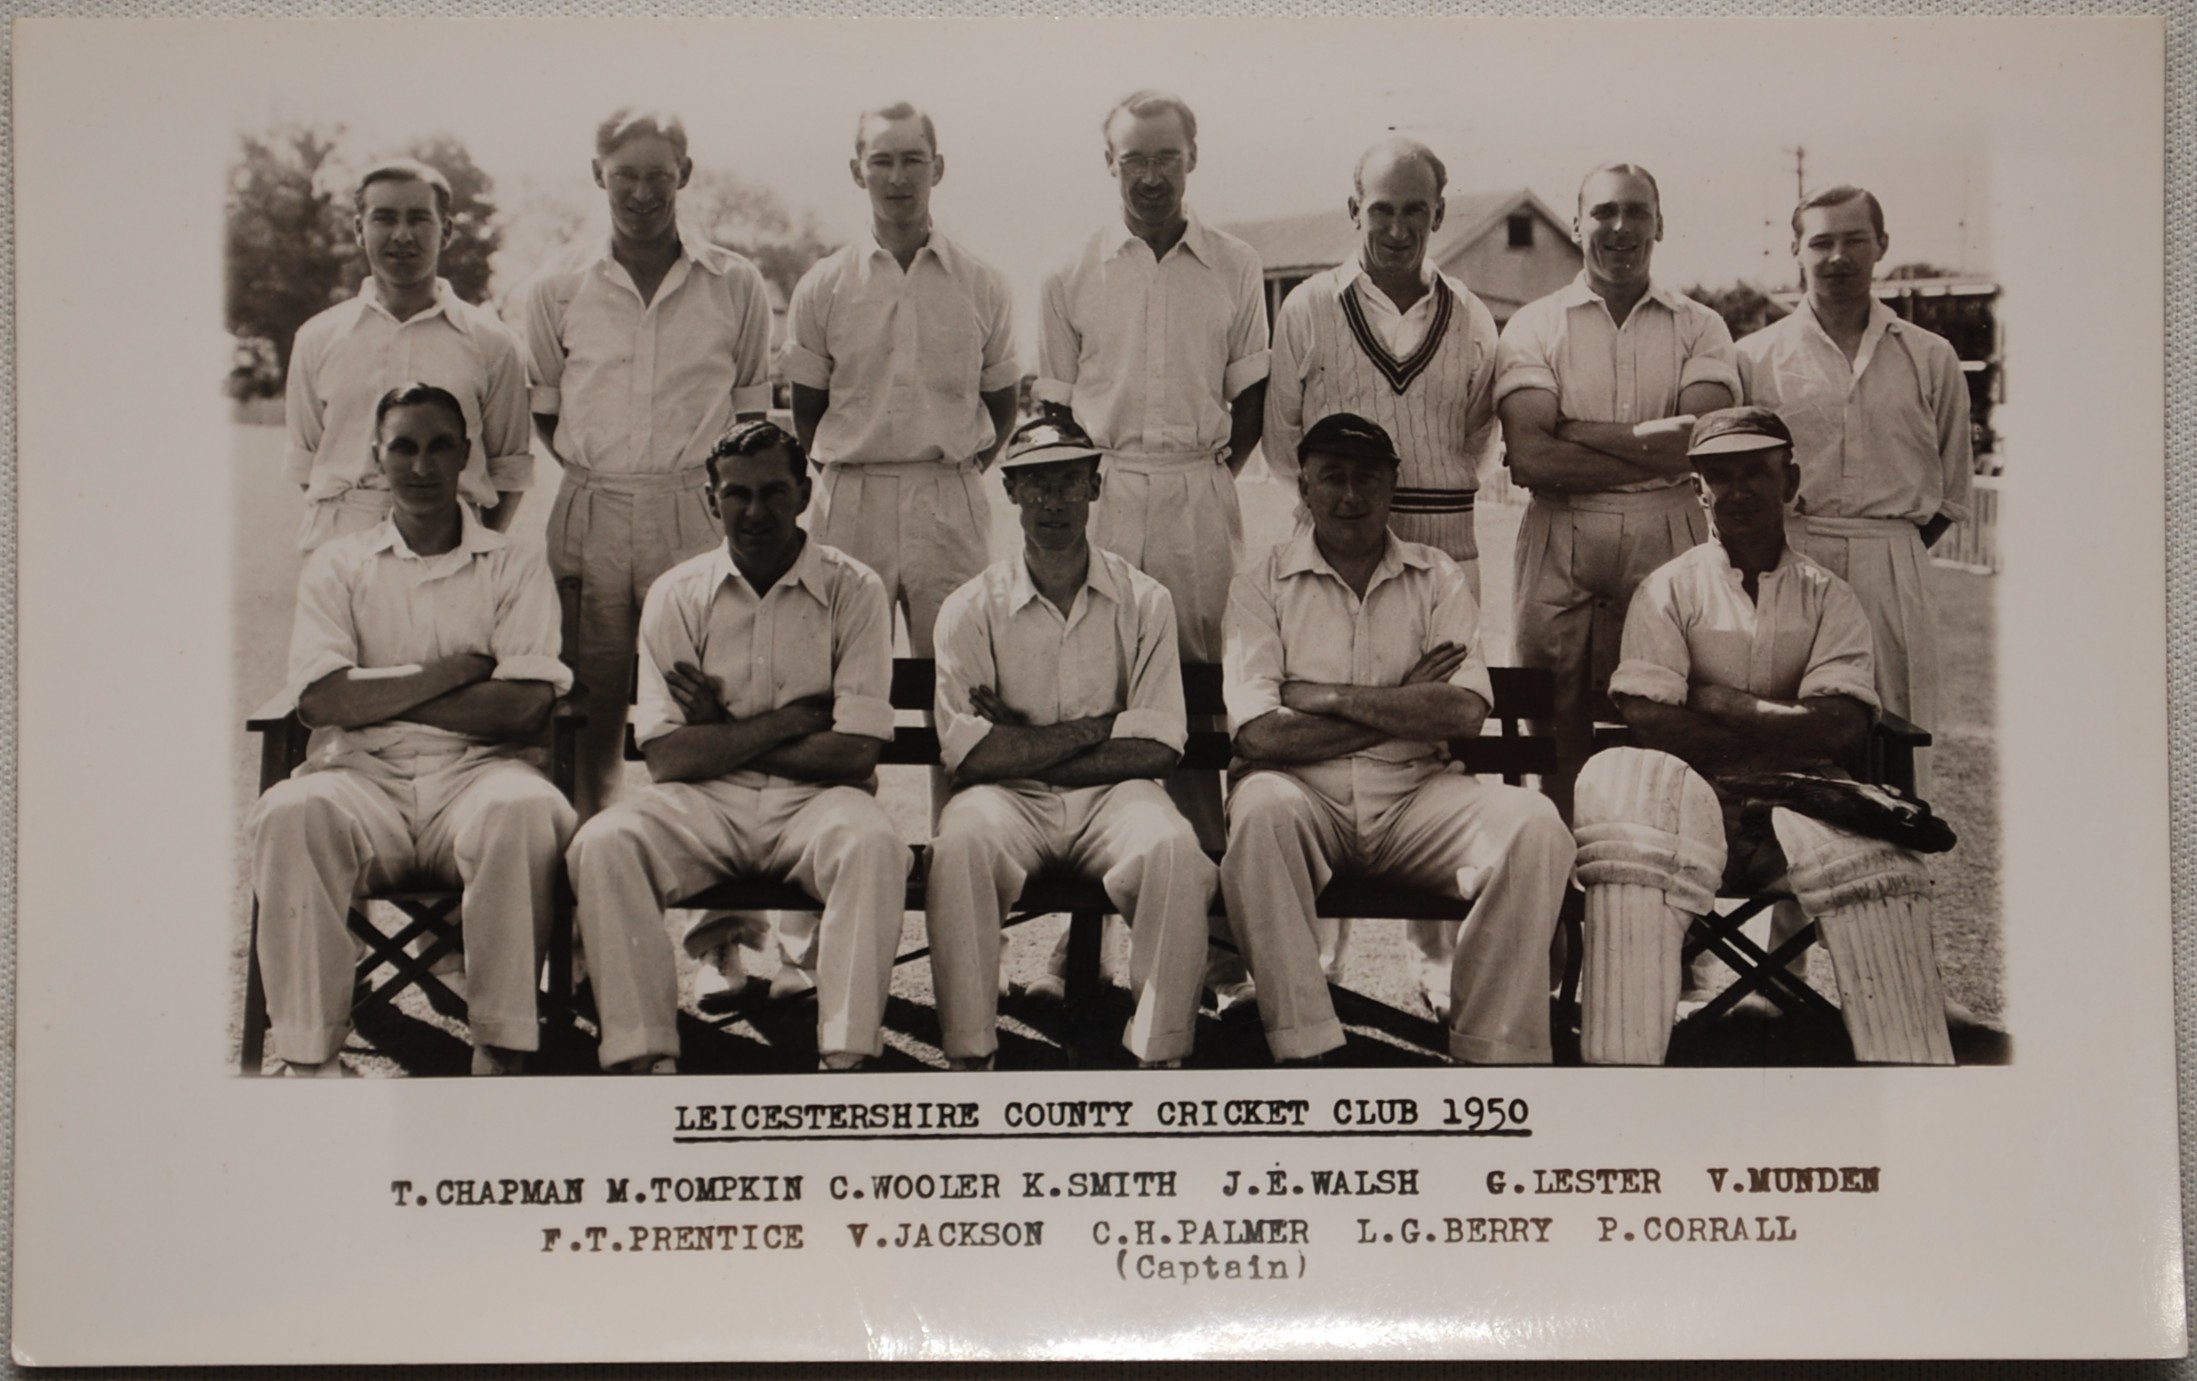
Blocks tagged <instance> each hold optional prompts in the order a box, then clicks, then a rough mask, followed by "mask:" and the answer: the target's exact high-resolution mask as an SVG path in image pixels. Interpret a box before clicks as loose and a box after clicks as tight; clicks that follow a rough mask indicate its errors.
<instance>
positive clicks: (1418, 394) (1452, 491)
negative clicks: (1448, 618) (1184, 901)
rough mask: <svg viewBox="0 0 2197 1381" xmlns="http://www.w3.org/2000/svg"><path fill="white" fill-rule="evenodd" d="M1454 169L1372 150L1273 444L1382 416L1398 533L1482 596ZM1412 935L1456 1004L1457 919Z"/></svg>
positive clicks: (1442, 1006)
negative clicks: (1451, 219)
mask: <svg viewBox="0 0 2197 1381" xmlns="http://www.w3.org/2000/svg"><path fill="white" fill-rule="evenodd" d="M1448 181H1449V173H1448V169H1447V168H1445V167H1444V166H1443V163H1442V160H1441V158H1440V157H1439V156H1437V155H1436V154H1435V152H1434V150H1432V149H1430V148H1428V147H1427V146H1426V145H1425V144H1422V143H1420V142H1419V141H1418V140H1416V139H1410V138H1406V137H1403V136H1400V135H1392V136H1390V137H1388V138H1385V139H1382V140H1381V141H1379V142H1378V143H1375V144H1373V145H1372V146H1370V147H1369V148H1367V149H1366V151H1365V152H1364V153H1363V154H1361V155H1359V158H1358V164H1357V170H1356V172H1355V174H1354V178H1353V187H1352V194H1351V196H1350V198H1349V201H1348V203H1347V204H1348V206H1349V208H1350V219H1351V223H1352V224H1353V225H1355V226H1357V227H1358V230H1359V233H1360V236H1361V237H1362V238H1361V242H1360V245H1359V249H1358V253H1357V254H1356V256H1354V257H1353V258H1351V259H1349V260H1348V261H1346V262H1344V263H1343V264H1341V265H1338V266H1337V267H1335V268H1332V269H1329V270H1328V271H1326V272H1325V273H1320V274H1316V275H1314V276H1313V277H1312V278H1310V279H1307V280H1306V281H1305V282H1303V283H1300V284H1298V285H1297V287H1296V288H1295V289H1294V290H1293V291H1291V293H1290V294H1289V297H1288V300H1287V301H1285V302H1283V303H1282V308H1281V311H1280V313H1279V314H1278V315H1277V316H1276V318H1275V322H1274V359H1273V372H1272V375H1271V377H1270V380H1269V382H1268V386H1267V391H1266V435H1265V453H1266V458H1267V468H1268V469H1270V470H1272V471H1273V472H1274V474H1275V475H1276V477H1278V478H1282V479H1294V478H1295V476H1296V473H1297V456H1296V452H1297V442H1298V440H1299V438H1301V437H1302V436H1303V434H1304V429H1305V425H1306V423H1307V421H1308V420H1313V419H1318V418H1321V417H1325V416H1328V415H1329V414H1332V413H1351V414H1354V415H1356V416H1360V417H1364V418H1366V419H1368V420H1370V421H1372V422H1375V423H1378V424H1379V425H1380V426H1381V427H1382V429H1383V430H1385V431H1386V432H1388V434H1389V435H1390V436H1391V437H1393V438H1394V439H1395V443H1396V449H1397V452H1398V454H1400V455H1401V456H1402V457H1403V465H1402V469H1401V471H1400V472H1399V473H1398V475H1397V477H1396V488H1395V494H1394V498H1393V500H1392V503H1391V506H1390V509H1389V519H1388V524H1389V529H1390V531H1392V532H1394V533H1395V534H1396V535H1397V536H1398V537H1400V538H1402V539H1403V540H1405V541H1407V542H1423V543H1425V544H1426V545H1428V546H1431V547H1434V548H1436V549H1437V550H1439V551H1441V552H1442V553H1443V554H1445V555H1447V556H1448V557H1450V558H1451V559H1452V560H1454V561H1455V562H1457V564H1458V567H1459V568H1460V569H1461V570H1463V572H1464V573H1465V582H1466V583H1467V584H1468V585H1470V586H1471V587H1472V592H1473V595H1474V597H1475V598H1477V597H1478V596H1479V593H1480V547H1479V543H1478V541H1477V539H1476V538H1475V536H1474V534H1473V498H1474V495H1475V494H1476V492H1477V491H1478V489H1479V486H1480V480H1479V472H1480V467H1481V465H1482V464H1483V463H1484V462H1485V461H1486V460H1487V459H1488V458H1489V457H1490V456H1491V454H1492V452H1493V450H1494V447H1495V436H1496V433H1495V348H1496V332H1495V317H1494V314H1493V313H1491V312H1489V311H1488V309H1487V306H1486V304H1484V303H1482V302H1481V301H1480V299H1479V298H1477V297H1475V296H1473V294H1472V292H1471V290H1470V289H1469V288H1467V287H1466V286H1465V285H1464V283H1462V282H1460V281H1459V280H1458V279H1456V278H1454V277H1452V276H1450V275H1448V274H1446V273H1443V272H1441V271H1440V270H1439V269H1437V268H1436V267H1435V266H1434V265H1433V264H1431V263H1429V262H1428V261H1427V246H1428V243H1429V242H1430V241H1431V240H1432V238H1433V235H1434V232H1435V231H1437V230H1439V229H1441V227H1442V216H1443V213H1444V211H1445V209H1446V204H1445V202H1444V200H1443V197H1442V193H1443V190H1444V188H1445V187H1446V185H1447V183H1448ZM1319 925H1320V926H1321V927H1322V929H1323V934H1322V940H1323V946H1322V947H1323V951H1324V954H1323V957H1324V958H1325V959H1326V960H1327V962H1328V965H1329V968H1328V972H1329V974H1330V976H1331V977H1340V976H1341V969H1342V959H1343V952H1344V949H1345V948H1346V946H1347V943H1348V936H1349V933H1350V922H1349V921H1348V920H1340V921H1325V920H1323V921H1321V922H1319ZM1330 932H1331V933H1330ZM1407 933H1408V934H1409V936H1410V938H1411V941H1412V943H1413V944H1414V945H1415V946H1417V947H1418V949H1419V951H1420V954H1421V956H1422V958H1421V962H1420V965H1419V991H1420V995H1421V997H1422V999H1423V1000H1424V1001H1425V1002H1426V1003H1427V1005H1428V1006H1429V1007H1430V1008H1431V1009H1433V1011H1434V1012H1435V1014H1436V1015H1437V1016H1443V1015H1447V1013H1448V1010H1449V988H1450V960H1451V958H1452V956H1453V954H1454V952H1455V949H1454V941H1455V937H1456V934H1457V927H1455V926H1453V925H1449V924H1447V923H1444V922H1440V921H1413V922H1411V923H1410V924H1409V926H1408V927H1407Z"/></svg>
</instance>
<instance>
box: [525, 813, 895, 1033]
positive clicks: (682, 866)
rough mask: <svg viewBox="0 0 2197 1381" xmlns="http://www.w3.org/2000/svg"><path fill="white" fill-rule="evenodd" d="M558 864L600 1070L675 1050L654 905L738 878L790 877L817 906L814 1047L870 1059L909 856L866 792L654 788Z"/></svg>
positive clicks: (669, 987) (660, 914) (672, 970)
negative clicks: (565, 875) (564, 875)
mask: <svg viewBox="0 0 2197 1381" xmlns="http://www.w3.org/2000/svg"><path fill="white" fill-rule="evenodd" d="M781 780H782V779H781ZM565 862H566V865H567V866H568V867H569V868H570V869H571V873H572V889H573V891H574V892H575V893H576V894H577V895H578V897H579V901H580V907H579V927H580V936H581V940H582V942H583V943H584V944H585V945H586V946H587V955H588V971H589V974H590V975H591V978H592V981H593V982H594V985H595V1006H596V1010H597V1012H598V1013H599V1014H600V1016H601V1017H602V1030H603V1037H602V1049H601V1060H602V1063H603V1066H604V1068H606V1069H607V1068H609V1067H610V1066H612V1065H616V1064H620V1063H623V1062H625V1061H627V1060H633V1059H637V1058H640V1057H642V1056H660V1055H674V1056H675V1055H677V1054H678V1053H679V971H678V967H677V964H676V962H675V961H674V959H673V957H672V950H671V937H670V935H669V934H668V933H667V932H666V930H665V928H664V907H665V905H666V904H667V903H669V902H672V901H676V900H678V899H679V898H681V897H685V896H690V895H692V894H693V893H695V892H699V891H701V890H702V889H703V888H704V887H706V886H708V885H709V884H711V883H713V882H716V881H718V880H719V879H721V878H724V877H726V876H729V875H735V874H747V873H758V874H764V875H767V876H771V877H784V878H787V879H790V880H791V881H793V882H794V883H796V884H798V885H799V886H800V888H801V890H802V891H804V892H807V893H808V894H809V895H810V896H812V897H814V898H816V899H817V900H818V901H820V902H822V903H823V904H824V919H823V925H822V931H821V935H820V938H819V941H818V951H819V962H818V973H817V1029H816V1044H817V1048H818V1050H819V1051H820V1052H821V1053H823V1054H826V1055H830V1054H839V1053H846V1054H858V1055H877V1054H880V1053H882V1052H883V1050H884V1048H885V1047H884V1036H883V1034H882V1032H881V1029H880V1023H881V1022H882V1020H883V1018H884V1014H885V993H886V990H887V988H888V987H889V986H890V985H891V983H892V969H893V955H894V953H895V951H897V950H898V948H899V945H900V922H901V914H902V913H901V908H902V906H903V905H904V904H905V902H906V899H907V881H908V865H909V862H910V854H909V852H908V846H907V845H906V844H904V843H902V842H901V839H900V834H899V832H898V831H897V830H896V829H894V827H893V823H892V821H891V820H890V819H888V818H887V817H886V815H885V812H884V811H883V810H882V809H881V808H880V807H879V806H878V804H877V801H876V799H875V798H874V797H872V796H871V795H870V794H869V793H868V792H866V791H862V790H859V789H858V788H855V787H851V786H817V785H813V784H810V783H805V782H788V783H786V784H784V785H766V786H746V785H739V784H736V783H734V782H732V781H727V780H719V781H710V782H659V783H657V784H655V785H653V786H649V787H646V788H644V789H642V790H641V791H638V792H636V793H635V794H634V795H632V796H631V797H629V798H627V799H626V800H624V801H621V802H619V803H618V804H617V805H615V806H612V807H611V808H610V809H608V810H605V811H604V812H602V813H601V814H599V815H597V816H596V817H595V818H594V819H592V820H590V821H588V822H587V824H585V825H583V826H582V827H581V828H580V832H579V834H578V836H577V837H575V838H574V839H573V841H572V848H571V849H570V850H569V851H568V852H567V854H566V856H565Z"/></svg>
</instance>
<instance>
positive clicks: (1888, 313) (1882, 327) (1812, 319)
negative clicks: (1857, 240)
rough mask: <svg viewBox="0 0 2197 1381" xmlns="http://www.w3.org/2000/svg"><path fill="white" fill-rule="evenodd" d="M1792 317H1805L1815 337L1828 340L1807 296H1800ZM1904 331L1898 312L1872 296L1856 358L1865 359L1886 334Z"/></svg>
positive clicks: (1881, 299) (1882, 300)
mask: <svg viewBox="0 0 2197 1381" xmlns="http://www.w3.org/2000/svg"><path fill="white" fill-rule="evenodd" d="M1793 315H1795V316H1804V317H1806V318H1807V319H1808V325H1809V327H1810V328H1811V329H1812V330H1814V331H1815V333H1816V334H1817V335H1820V336H1822V337H1823V338H1824V339H1825V340H1830V338H1831V333H1830V332H1829V331H1826V330H1824V329H1823V322H1822V321H1821V320H1820V319H1819V318H1818V317H1817V316H1816V304H1815V303H1813V302H1811V301H1810V300H1809V299H1808V294H1806V293H1802V294H1801V295H1800V302H1799V304H1798V305H1797V306H1795V307H1794V308H1793ZM1906 329H1907V323H1906V322H1904V321H1902V320H1901V319H1900V314H1899V313H1898V312H1895V311H1893V310H1892V309H1891V308H1890V307H1887V306H1885V305H1884V299H1883V298H1881V297H1875V296H1872V297H1871V298H1870V299H1869V324H1868V325H1867V326H1865V327H1863V328H1862V331H1861V349H1860V350H1859V351H1858V352H1856V358H1866V357H1867V356H1868V355H1869V353H1870V349H1871V347H1872V346H1874V345H1875V344H1876V342H1877V341H1878V340H1879V339H1880V338H1882V337H1883V336H1885V335H1886V334H1888V333H1889V334H1894V335H1896V334H1898V333H1899V332H1901V331H1904V330H1906ZM1835 343H1836V342H1834V344H1835Z"/></svg>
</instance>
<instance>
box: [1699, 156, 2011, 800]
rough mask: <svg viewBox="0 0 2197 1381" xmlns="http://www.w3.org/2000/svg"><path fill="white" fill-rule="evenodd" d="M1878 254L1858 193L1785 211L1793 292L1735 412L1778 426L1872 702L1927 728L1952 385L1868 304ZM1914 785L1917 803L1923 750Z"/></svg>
mask: <svg viewBox="0 0 2197 1381" xmlns="http://www.w3.org/2000/svg"><path fill="white" fill-rule="evenodd" d="M1890 245H1891V241H1890V239H1889V238H1887V236H1886V235H1885V233H1884V208H1883V207H1882V206H1880V205H1879V204H1878V203H1877V199H1876V198H1875V197H1874V196H1872V195H1871V194H1870V193H1869V192H1868V191H1866V190H1864V189H1863V188H1860V187H1849V186H1839V187H1830V188H1826V189H1824V190H1823V191H1820V192H1817V193H1816V194H1815V195H1813V196H1811V197H1809V198H1807V199H1806V200H1805V201H1803V202H1801V204H1800V205H1799V206H1798V207H1797V208H1795V209H1794V211H1793V257H1794V258H1795V259H1797V260H1799V261H1800V271H1801V278H1802V280H1803V282H1804V283H1805V285H1806V287H1807V292H1806V294H1805V295H1804V296H1803V297H1802V298H1801V300H1800V304H1799V306H1798V307H1796V308H1795V309H1794V311H1793V314H1792V315H1791V316H1788V317H1786V318H1785V319H1784V320H1782V321H1779V322H1775V323H1773V324H1772V325H1769V326H1765V327H1764V328H1763V329H1761V330H1760V331H1757V332H1755V333H1754V334H1753V335H1751V336H1749V337H1747V338H1746V339H1745V340H1743V341H1741V342H1740V343H1739V347H1738V358H1739V375H1740V380H1741V382H1742V384H1743V385H1744V386H1745V388H1746V393H1747V401H1748V402H1750V403H1759V404H1761V405H1762V406H1764V407H1769V408H1775V409H1776V410H1777V412H1778V415H1779V416H1781V417H1783V418H1784V419H1785V421H1786V423H1787V425H1789V426H1790V427H1791V428H1792V431H1793V450H1794V459H1795V463H1796V464H1798V465H1799V467H1800V500H1799V502H1798V504H1797V505H1795V508H1794V512H1793V517H1792V521H1791V524H1790V527H1791V532H1790V540H1791V541H1792V543H1793V545H1794V547H1796V548H1797V549H1798V550H1799V551H1800V552H1801V553H1802V554H1804V555H1805V556H1807V557H1808V559H1809V560H1811V561H1814V562H1816V563H1817V564H1818V565H1821V566H1823V567H1824V568H1825V569H1827V570H1829V571H1831V572H1832V573H1833V574H1835V575H1837V576H1839V577H1840V578H1842V579H1844V580H1846V581H1847V582H1848V583H1849V584H1851V585H1852V586H1853V588H1854V593H1855V594H1856V595H1857V596H1859V597H1860V599H1861V606H1862V608H1863V609H1864V610H1865V611H1867V613H1868V615H1869V625H1870V627H1871V629H1872V630H1873V631H1874V633H1875V638H1876V672H1877V696H1878V698H1879V699H1880V700H1882V701H1883V703H1884V708H1885V709H1887V710H1889V711H1891V712H1892V713H1893V714H1896V715H1899V716H1900V717H1901V718H1903V719H1907V720H1910V721H1912V722H1913V723H1915V724H1918V725H1920V726H1921V727H1923V728H1925V729H1928V728H1932V727H1934V726H1935V725H1936V723H1937V718H1938V652H1937V617H1936V611H1935V609H1934V608H1933V607H1932V601H1931V598H1930V580H1929V571H1930V560H1929V548H1930V547H1931V546H1932V545H1933V544H1934V543H1936V541H1937V540H1938V539H1939V538H1940V537H1942V536H1944V535H1945V530H1946V529H1947V528H1949V527H1951V526H1952V525H1953V524H1954V523H1956V522H1961V521H1963V520H1965V519H1966V518H1967V517H1968V516H1969V508H1968V503H1969V494H1970V490H1971V486H1972V482H1973V478H1974V466H1973V462H1972V458H1971V456H1970V454H1969V446H1970V440H1969V428H1968V382H1967V379H1966V377H1965V376H1964V375H1963V374H1962V373H1961V362H1960V355H1959V354H1958V352H1956V351H1955V350H1954V349H1953V347H1952V345H1951V343H1950V342H1948V341H1947V340H1946V339H1945V338H1944V337H1942V336H1939V335H1936V334H1933V333H1932V332H1930V331H1926V330H1924V329H1923V328H1922V327H1920V326H1916V325H1914V324H1913V323H1911V322H1906V321H1902V320H1900V319H1899V317H1898V316H1896V315H1894V314H1893V312H1892V309H1891V308H1889V307H1887V306H1885V305H1884V304H1883V303H1882V302H1880V301H1878V300H1877V296H1876V293H1875V292H1874V291H1873V290H1872V286H1871V280H1872V278H1873V277H1874V274H1875V270H1876V266H1877V264H1878V263H1879V262H1880V261H1881V260H1882V258H1883V256H1884V252H1885V250H1886V249H1888V248H1889V247H1890ZM1915 787H1916V789H1917V790H1918V791H1920V792H1922V793H1924V794H1928V792H1929V788H1930V753H1929V750H1927V749H1924V750H1922V751H1920V752H1918V753H1917V754H1916V755H1915Z"/></svg>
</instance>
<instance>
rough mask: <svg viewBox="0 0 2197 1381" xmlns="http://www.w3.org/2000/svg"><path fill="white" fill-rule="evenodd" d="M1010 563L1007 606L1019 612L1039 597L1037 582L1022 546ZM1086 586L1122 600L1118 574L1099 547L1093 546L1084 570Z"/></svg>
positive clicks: (1107, 596)
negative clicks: (1115, 573) (1116, 583)
mask: <svg viewBox="0 0 2197 1381" xmlns="http://www.w3.org/2000/svg"><path fill="white" fill-rule="evenodd" d="M1007 564H1008V568H1009V573H1010V579H1009V582H1008V585H1007V608H1008V611H1009V612H1010V613H1013V612H1019V611H1020V610H1021V609H1022V607H1023V606H1024V605H1026V604H1028V603H1029V602H1030V601H1031V600H1033V599H1036V598H1038V592H1037V582H1036V581H1034V580H1032V579H1031V578H1030V561H1029V557H1028V555H1027V554H1026V553H1025V552H1024V551H1023V549H1022V548H1020V547H1017V548H1016V549H1015V554H1014V555H1013V556H1012V557H1010V558H1008V563H1007ZM1083 588H1084V589H1086V590H1089V591H1090V592H1091V593H1092V594H1094V595H1097V596H1099V597H1101V598H1104V599H1110V600H1112V601H1114V602H1115V603H1116V604H1119V603H1120V602H1121V594H1120V591H1119V589H1118V587H1117V586H1116V585H1115V584H1114V573H1113V572H1112V571H1111V570H1108V569H1107V566H1106V555H1105V553H1104V552H1102V551H1100V550H1099V549H1098V548H1097V547H1092V548H1091V560H1090V562H1089V564H1087V565H1086V566H1085V567H1084V569H1083ZM1068 612H1069V611H1068V610H1066V609H1063V610H1061V613H1062V614H1063V615H1066V614H1067V613H1068Z"/></svg>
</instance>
